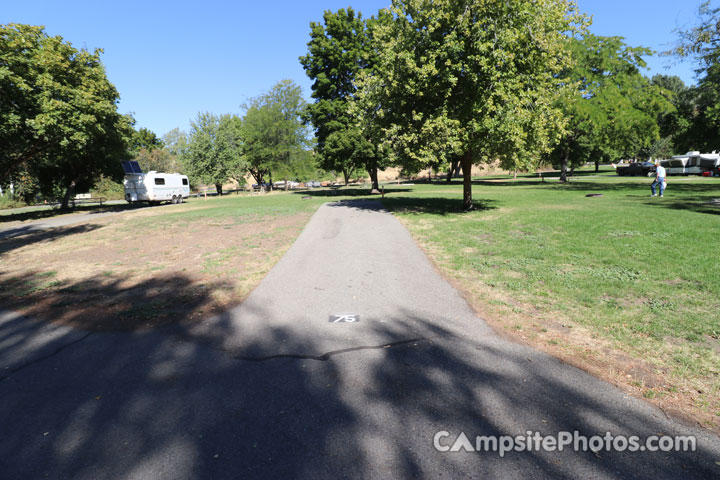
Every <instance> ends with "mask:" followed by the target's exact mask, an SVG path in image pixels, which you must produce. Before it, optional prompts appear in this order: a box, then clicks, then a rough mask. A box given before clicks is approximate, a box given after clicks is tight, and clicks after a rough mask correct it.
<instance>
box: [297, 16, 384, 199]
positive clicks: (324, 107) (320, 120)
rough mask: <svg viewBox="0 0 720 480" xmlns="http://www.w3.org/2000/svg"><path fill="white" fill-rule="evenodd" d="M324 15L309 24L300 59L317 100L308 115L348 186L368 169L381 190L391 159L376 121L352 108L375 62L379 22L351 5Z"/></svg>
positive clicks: (325, 154)
mask: <svg viewBox="0 0 720 480" xmlns="http://www.w3.org/2000/svg"><path fill="white" fill-rule="evenodd" d="M386 17H387V16H386V15H385V16H382V15H381V18H386ZM323 19H324V22H325V23H324V25H323V24H320V23H315V22H312V23H311V24H310V29H311V32H310V37H311V40H310V42H308V54H307V55H305V56H303V57H300V63H301V64H302V65H303V67H304V68H305V71H306V73H307V75H308V77H310V78H311V79H312V80H313V85H312V90H313V92H312V98H314V99H315V102H314V103H312V104H310V105H308V106H307V111H306V118H307V119H308V120H309V121H310V122H312V124H313V125H314V127H315V136H316V138H317V151H318V153H319V155H320V159H321V164H322V166H323V167H324V168H325V169H327V170H335V171H339V172H342V173H343V176H344V178H345V183H346V184H347V182H348V179H349V177H350V176H351V175H352V172H353V171H354V170H356V169H358V168H365V169H366V170H367V171H368V173H370V177H371V179H372V181H373V187H374V188H376V189H377V187H378V186H377V170H378V168H384V167H385V166H386V165H387V162H385V160H386V158H384V157H383V156H382V155H380V152H379V151H378V144H379V141H378V140H379V137H378V136H376V135H373V134H372V132H371V131H370V130H369V129H368V128H366V127H368V126H371V124H369V123H367V122H363V121H362V120H361V119H362V118H364V113H365V112H360V111H353V110H352V108H351V103H352V101H353V99H354V97H355V92H356V91H357V85H356V81H357V76H358V74H359V72H360V71H366V72H367V71H368V70H371V69H372V68H374V65H375V63H376V55H375V51H374V48H373V42H372V28H373V25H374V24H375V23H376V22H377V20H376V19H374V18H371V19H370V20H368V21H364V20H363V19H362V15H361V14H360V13H359V12H358V13H356V12H355V11H354V10H353V9H352V8H348V9H347V10H345V9H340V10H338V11H337V12H336V13H332V12H330V11H326V12H325V15H324V17H323Z"/></svg>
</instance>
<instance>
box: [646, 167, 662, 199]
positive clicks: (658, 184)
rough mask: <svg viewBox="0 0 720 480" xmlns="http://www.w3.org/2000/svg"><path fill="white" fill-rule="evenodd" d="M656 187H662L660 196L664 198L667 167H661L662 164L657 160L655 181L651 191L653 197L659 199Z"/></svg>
mask: <svg viewBox="0 0 720 480" xmlns="http://www.w3.org/2000/svg"><path fill="white" fill-rule="evenodd" d="M655 187H660V196H661V197H662V196H663V193H665V167H661V166H660V162H658V161H657V160H656V161H655V180H654V181H653V183H652V184H651V185H650V191H651V192H652V196H653V197H657V193H655Z"/></svg>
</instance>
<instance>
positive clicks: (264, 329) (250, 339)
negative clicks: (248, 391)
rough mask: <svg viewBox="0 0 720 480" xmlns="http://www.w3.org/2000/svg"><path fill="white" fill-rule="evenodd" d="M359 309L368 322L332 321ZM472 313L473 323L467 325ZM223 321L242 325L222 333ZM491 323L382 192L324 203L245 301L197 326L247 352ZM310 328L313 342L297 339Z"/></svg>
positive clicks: (317, 350)
mask: <svg viewBox="0 0 720 480" xmlns="http://www.w3.org/2000/svg"><path fill="white" fill-rule="evenodd" d="M335 314H355V315H358V316H359V317H360V318H362V321H361V322H329V321H328V318H329V316H331V315H335ZM468 322H470V323H471V324H472V326H473V329H474V330H473V331H471V332H468V331H467V330H466V328H467V327H468ZM218 324H223V325H226V326H228V327H229V328H231V329H232V330H233V331H234V332H236V335H232V336H230V337H227V336H224V335H223V336H220V337H218V336H217V335H215V334H214V332H223V331H224V329H219V328H217V325H218ZM433 325H437V326H438V327H441V328H442V331H443V332H444V334H447V332H452V334H453V335H457V336H460V337H462V336H464V335H465V334H467V333H469V334H472V335H477V334H480V335H487V334H489V330H488V329H487V327H486V326H485V325H484V323H482V322H481V321H479V320H477V319H476V318H475V315H474V314H473V312H472V311H471V310H470V308H469V307H468V306H467V304H466V303H465V302H464V301H463V300H462V298H461V297H460V295H459V293H458V292H457V290H455V289H454V288H452V287H451V286H450V285H449V284H448V283H447V282H445V281H444V280H443V279H442V278H441V277H440V276H439V275H437V274H436V273H435V271H434V270H433V267H432V266H431V264H430V262H429V261H428V259H427V257H426V256H425V255H424V254H423V253H422V252H421V251H420V250H419V249H418V248H417V247H416V246H415V244H414V242H413V240H412V238H411V237H410V234H409V233H408V231H407V230H406V229H405V227H403V226H402V225H401V224H400V223H399V222H398V221H397V220H396V219H395V218H394V217H393V216H392V215H390V214H389V213H387V212H385V211H384V210H382V205H381V204H380V203H379V202H376V201H368V200H364V201H347V202H338V203H330V204H327V205H324V206H322V207H320V209H319V210H318V212H317V213H316V214H315V216H314V217H313V219H312V220H311V221H310V223H309V224H308V226H307V227H306V228H305V230H304V231H303V233H302V234H301V235H300V237H298V239H297V241H296V242H295V243H294V244H293V246H292V247H291V248H290V250H289V251H288V253H287V254H286V255H285V256H284V257H283V258H282V259H281V260H280V261H279V262H278V263H277V265H276V266H275V267H274V268H273V269H272V270H271V271H270V273H269V274H268V276H267V277H265V278H264V279H263V281H262V282H261V283H260V285H259V286H258V287H257V288H256V289H255V290H254V291H253V292H252V294H251V295H250V296H249V297H248V298H247V299H246V300H245V301H244V302H243V303H242V304H241V305H239V306H238V307H236V308H234V309H232V310H229V311H227V312H224V313H222V314H221V315H218V316H217V317H214V318H210V319H208V320H206V321H204V322H202V323H201V324H198V325H195V326H193V327H192V328H191V332H193V333H194V334H196V335H200V336H203V337H207V338H211V339H214V341H216V342H218V343H219V344H221V345H222V347H223V348H224V349H226V350H229V351H232V352H233V353H234V354H236V355H240V356H243V357H248V358H254V357H258V358H260V357H265V356H271V355H309V356H321V355H324V354H326V353H328V352H333V351H338V350H345V349H348V348H356V347H368V346H383V345H389V344H393V343H396V342H406V341H411V340H416V339H420V338H424V337H426V336H427V335H428V330H427V329H428V328H430V329H432V328H433V327H432V326H433ZM308 334H310V335H312V336H313V337H314V339H315V340H314V341H313V347H312V349H309V350H308V349H307V348H303V347H302V344H300V345H298V344H296V339H298V338H301V339H303V340H304V339H305V337H306V336H307V335H308Z"/></svg>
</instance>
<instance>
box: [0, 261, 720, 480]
mask: <svg viewBox="0 0 720 480" xmlns="http://www.w3.org/2000/svg"><path fill="white" fill-rule="evenodd" d="M97 280H100V279H97ZM166 280H167V281H165V282H161V283H151V284H146V285H143V289H144V291H146V292H147V293H146V297H145V298H137V299H136V300H135V301H134V306H135V307H137V308H138V309H140V310H144V309H146V308H149V309H150V311H153V309H155V308H157V309H173V308H175V310H173V312H174V313H173V315H172V316H171V318H168V320H169V323H167V322H166V323H163V325H164V326H163V327H161V328H155V329H152V328H145V329H143V328H140V329H135V330H132V331H129V332H111V331H105V332H95V333H89V332H80V333H78V331H77V330H69V329H66V330H63V329H62V328H59V329H58V327H53V326H48V327H45V326H39V324H37V323H35V322H32V321H30V320H27V319H20V318H16V319H12V320H5V321H2V322H0V359H1V360H2V365H0V368H2V372H4V373H2V376H1V377H0V425H2V426H3V435H1V436H0V469H1V470H0V471H2V472H3V474H2V475H3V476H5V477H7V478H43V476H46V475H47V476H50V477H53V478H74V479H92V478H173V479H195V478H228V479H235V478H258V477H262V478H327V477H335V478H381V477H385V478H388V477H393V478H418V477H423V476H424V477H433V478H436V477H438V476H440V475H442V476H445V477H447V478H461V477H468V476H478V477H506V478H507V477H518V478H523V477H527V476H529V475H530V474H531V473H533V474H538V473H540V474H541V475H542V476H545V477H549V478H579V477H589V476H594V477H598V478H603V477H608V478H609V477H625V478H628V477H634V476H637V477H645V478H670V477H678V476H682V477H683V478H713V477H714V478H717V475H718V471H719V468H720V467H718V465H717V464H716V463H715V462H717V459H718V453H719V451H718V449H717V439H715V442H716V443H715V444H714V446H713V445H709V444H707V443H703V441H700V443H699V446H698V452H695V453H683V452H679V453H660V452H658V453H649V452H645V453H627V452H625V453H618V452H606V451H598V452H595V453H593V452H584V453H582V452H581V453H574V452H571V451H568V450H566V451H564V452H538V451H530V452H528V451H525V452H511V453H508V454H507V455H506V456H505V457H504V458H500V457H499V456H498V455H497V454H495V453H467V452H458V453H449V452H448V453H441V452H438V451H436V450H435V449H434V447H433V437H434V435H435V433H436V432H438V431H443V430H445V431H447V432H449V434H450V436H449V437H447V438H444V439H443V440H442V442H441V443H442V444H443V445H450V444H452V443H453V440H454V439H455V438H457V435H458V434H459V433H460V432H465V433H466V434H467V435H468V436H469V437H470V438H471V439H473V440H472V441H473V443H474V437H475V436H476V435H525V434H526V432H527V431H540V432H542V433H543V434H551V435H552V434H557V432H559V431H569V432H573V431H575V430H578V431H579V432H580V433H581V434H583V435H587V436H591V435H595V434H601V435H604V433H605V429H606V428H608V426H611V428H612V429H613V433H614V434H632V435H639V436H641V437H644V436H647V435H655V434H658V433H659V432H662V433H664V434H673V433H674V432H673V431H671V429H670V430H669V429H668V423H667V422H666V421H665V420H664V418H663V417H662V416H661V415H658V412H657V411H656V410H653V409H650V408H649V407H647V408H644V409H643V407H642V406H641V407H640V408H633V410H632V411H631V412H630V413H629V412H628V410H627V409H628V406H636V404H641V403H642V402H639V401H634V400H630V399H627V398H624V399H623V398H622V396H621V395H618V394H616V395H614V396H608V394H607V389H604V385H605V384H603V382H600V381H599V380H596V379H593V378H592V377H590V376H588V375H586V374H584V373H582V372H580V371H577V370H576V369H574V368H572V367H568V366H566V365H564V364H562V363H561V362H560V361H558V360H555V359H552V358H549V357H547V356H545V355H544V354H540V353H538V352H535V351H533V350H531V349H529V348H523V347H519V348H518V347H517V346H515V347H514V348H509V346H508V345H509V344H507V343H505V342H503V341H501V340H499V339H497V337H494V336H492V337H488V338H474V339H469V338H461V337H459V336H458V335H457V334H455V333H453V332H451V331H450V330H447V329H445V328H443V327H442V326H438V325H436V324H433V323H431V322H430V321H429V320H427V319H424V318H412V320H413V321H414V323H415V324H416V325H417V328H416V330H415V331H414V332H413V334H412V338H413V341H412V342H406V343H402V344H398V345H395V346H393V345H368V346H367V347H368V348H365V349H361V350H360V349H354V350H351V351H347V352H340V353H337V354H333V355H328V356H321V357H322V358H321V359H308V358H303V356H302V355H303V353H306V352H310V351H313V350H314V345H315V344H316V343H317V342H318V339H317V338H314V336H313V330H312V328H311V326H308V327H307V328H306V330H305V331H306V333H298V332H299V330H298V329H293V330H292V331H286V330H285V329H275V330H273V331H272V332H271V333H270V334H269V335H268V336H267V338H264V339H263V340H262V341H258V342H257V343H256V344H253V345H251V346H249V347H248V348H247V349H246V350H244V351H233V350H231V349H226V348H224V347H223V345H224V344H225V340H226V339H227V338H232V337H236V336H242V335H243V327H244V326H243V323H242V319H232V318H231V317H230V316H229V315H225V316H222V315H221V316H220V320H219V321H217V322H214V323H213V325H212V329H211V330H210V331H209V333H207V334H205V335H197V334H195V333H193V332H192V330H193V327H194V326H195V325H197V321H196V320H194V319H193V317H191V316H190V315H189V313H188V312H190V311H191V309H193V308H195V307H197V306H201V305H204V304H206V303H207V302H209V301H210V298H211V292H210V291H208V290H198V291H195V292H194V296H189V295H191V294H192V293H193V292H189V291H188V290H187V286H188V285H189V284H190V282H189V280H188V279H187V278H183V276H182V275H177V276H174V277H172V278H167V279H166ZM74 287H77V288H78V289H81V290H82V289H85V288H90V287H89V286H88V285H85V284H78V285H67V286H64V288H74ZM103 288H104V289H103V290H99V291H98V292H97V294H98V295H102V296H105V297H107V300H108V301H107V307H106V308H98V309H95V317H96V321H97V322H98V324H102V325H106V326H110V327H112V326H113V325H115V324H116V322H117V324H118V325H123V322H122V319H121V317H119V316H118V314H117V313H116V311H115V310H114V309H113V307H112V305H113V304H114V303H115V304H122V303H123V301H122V292H123V291H122V285H121V284H120V283H110V284H108V285H107V286H105V287H103ZM183 302H185V303H183ZM150 305H155V306H153V307H149V306H150ZM58 308H60V307H58ZM266 308H268V312H262V311H261V312H258V313H260V314H263V313H266V314H268V315H269V308H270V305H268V306H267V307H266ZM183 312H184V313H183ZM289 314H290V315H292V313H289ZM408 315H410V314H409V313H408V312H403V311H399V312H398V313H397V318H396V319H393V318H388V319H385V320H386V321H385V322H384V323H380V322H378V323H377V324H375V325H374V326H373V329H374V330H376V331H377V332H378V333H379V334H381V335H383V336H388V337H398V336H399V337H402V336H408V333H407V332H406V331H404V330H402V331H398V328H400V327H395V326H394V325H401V324H402V323H403V322H404V321H407V320H408V318H407V317H408ZM141 317H142V315H141ZM394 320H402V321H401V322H395V321H394ZM318 321H322V322H327V318H326V317H324V316H322V318H320V319H319V320H318ZM368 321H369V320H368ZM142 326H143V324H142V323H138V324H136V325H132V327H133V328H135V327H142ZM110 329H111V328H110ZM101 330H108V329H101ZM44 338H45V339H47V338H50V339H51V340H50V341H49V342H44V341H43V339H44ZM279 345H282V348H283V350H284V351H290V352H296V354H297V355H296V356H292V355H290V356H284V357H281V358H274V357H273V355H272V354H273V352H277V351H278V347H279ZM248 356H252V357H255V359H254V360H255V361H248V360H243V358H248ZM578 380H583V382H582V383H578Z"/></svg>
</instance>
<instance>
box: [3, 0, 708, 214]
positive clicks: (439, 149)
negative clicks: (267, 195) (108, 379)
mask: <svg viewBox="0 0 720 480" xmlns="http://www.w3.org/2000/svg"><path fill="white" fill-rule="evenodd" d="M719 13H720V9H718V8H713V7H712V6H711V4H710V2H705V3H703V4H701V6H700V8H699V18H700V22H699V24H698V25H696V26H695V27H693V28H691V29H688V30H681V31H678V32H677V33H678V44H677V46H676V47H675V48H674V49H673V50H672V51H669V52H665V54H667V55H675V56H678V57H692V58H694V59H695V60H696V61H697V64H698V70H697V74H698V85H697V86H686V85H685V84H684V83H683V82H682V80H681V79H679V78H678V77H674V76H667V75H655V76H654V77H652V78H648V77H646V76H644V75H643V74H642V73H641V70H642V68H644V67H645V61H644V58H645V57H647V56H648V55H651V54H653V53H654V52H651V51H650V50H649V49H647V48H644V47H633V46H630V45H627V44H626V43H625V42H624V39H623V38H622V37H602V36H596V35H593V34H591V33H590V32H589V30H588V27H589V24H590V21H589V18H588V17H587V16H586V15H584V14H583V13H581V12H580V11H578V9H577V6H576V5H575V3H574V2H572V1H570V0H516V1H513V2H485V1H481V0H436V1H433V2H427V1H425V0H393V1H392V4H391V6H390V7H388V8H385V9H382V10H380V11H379V12H377V14H375V15H374V16H371V17H369V18H366V19H365V18H363V17H362V15H361V13H360V12H356V11H355V10H353V9H352V8H347V9H340V10H338V11H337V12H331V11H326V12H325V14H324V16H323V20H322V22H313V23H311V25H310V40H309V42H308V44H307V47H308V50H307V54H306V55H304V56H302V57H300V59H299V60H300V63H301V65H302V66H303V68H304V69H305V72H306V74H307V75H308V77H309V78H310V79H311V80H312V92H311V98H312V101H311V102H310V103H306V102H305V101H304V99H303V95H302V91H301V89H300V87H299V86H297V85H296V84H294V83H293V82H291V81H289V80H284V81H281V82H279V83H277V84H276V85H275V86H273V87H272V88H271V89H270V90H268V91H267V92H265V93H263V94H261V95H259V96H258V97H255V98H252V99H251V100H249V101H248V102H247V103H246V104H244V105H242V112H243V113H242V114H241V115H238V114H224V115H216V114H213V113H209V112H205V113H199V114H198V116H197V118H195V119H194V120H193V121H192V122H191V126H190V130H189V132H187V134H186V133H185V132H182V131H180V130H178V129H175V130H173V131H171V132H168V133H167V134H166V135H164V136H163V137H162V138H158V137H157V136H156V135H155V134H154V133H153V132H151V131H149V130H147V129H142V128H141V129H139V130H136V129H134V120H133V118H132V117H131V116H129V115H121V114H119V113H118V111H117V103H118V99H119V96H118V92H117V91H116V90H115V88H114V86H113V85H112V84H111V83H110V82H109V81H108V79H107V78H106V75H105V71H104V67H103V65H102V63H101V62H100V54H101V53H102V51H101V50H95V51H94V52H88V51H86V50H84V49H80V50H78V49H75V48H74V47H72V46H71V45H70V44H69V43H67V42H64V41H63V40H62V38H61V37H50V36H48V35H47V34H45V32H44V31H43V29H42V28H41V27H33V26H27V25H17V24H10V25H3V26H0V54H1V55H2V57H1V59H2V61H1V62H0V148H2V152H3V155H2V156H0V185H5V184H7V183H8V182H9V181H13V182H14V183H15V184H16V185H19V188H20V190H21V191H22V192H21V193H22V194H23V195H26V196H27V198H31V197H32V195H35V194H37V193H41V194H43V195H45V196H47V197H51V196H55V197H56V198H57V197H60V196H62V197H63V199H64V203H67V200H68V199H69V198H70V196H71V195H72V192H73V191H76V190H78V189H87V188H89V187H91V186H92V184H93V183H94V182H96V181H97V180H98V178H101V177H103V176H105V177H111V178H119V177H121V175H122V173H121V171H119V167H118V165H119V161H120V160H124V159H130V158H135V159H137V160H138V161H139V162H140V163H141V165H142V166H143V168H145V169H147V170H150V169H155V170H178V171H179V170H182V171H183V172H184V173H186V174H188V175H190V176H191V178H192V179H193V181H194V182H202V183H205V184H211V185H215V186H216V187H217V189H218V191H219V192H222V184H223V183H225V182H226V181H228V180H236V181H238V182H239V183H241V184H242V183H243V182H244V178H245V176H246V175H247V174H248V173H249V174H250V175H251V176H252V178H253V179H254V181H255V182H257V183H258V184H260V185H263V184H264V182H266V181H270V182H272V180H273V178H274V179H282V180H291V179H292V180H294V179H299V178H309V177H311V176H313V175H316V174H317V172H318V168H321V169H324V170H326V171H333V172H337V173H339V174H342V176H343V177H344V179H345V182H346V183H347V181H348V180H349V179H350V178H351V177H352V176H353V175H354V174H355V173H357V172H358V171H364V172H367V175H368V176H369V177H370V179H371V183H372V189H373V190H377V189H378V187H379V182H378V171H379V170H382V169H384V168H387V167H388V166H391V165H392V166H397V167H400V168H402V169H403V170H404V171H405V172H410V173H412V172H418V171H419V170H421V169H425V168H434V169H446V170H450V171H453V170H456V169H458V168H459V169H461V170H462V172H463V178H464V180H463V185H464V187H463V192H464V195H463V207H464V208H465V209H470V208H472V184H471V181H470V172H471V169H472V166H473V165H475V164H479V163H482V162H491V161H499V162H500V164H501V166H502V167H503V168H505V169H507V170H518V169H519V170H527V171H533V170H534V169H536V168H538V167H539V166H540V165H542V164H546V163H552V164H554V165H557V166H558V168H559V169H560V170H561V176H560V179H561V181H564V180H565V179H566V177H567V174H568V171H569V170H572V169H573V168H575V167H577V166H579V165H582V164H585V163H587V162H594V163H595V164H596V165H598V164H599V163H600V162H604V161H611V160H617V159H620V158H642V157H656V158H657V157H667V156H670V155H672V154H676V153H682V152H684V151H687V150H689V149H698V150H711V149H714V148H718V147H717V145H718V133H719V132H720V108H718V105H720V102H719V101H718V100H720V98H719V97H720V67H718V63H717V60H718V51H719V50H718V46H717V45H718V20H719V19H720V14H719Z"/></svg>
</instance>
